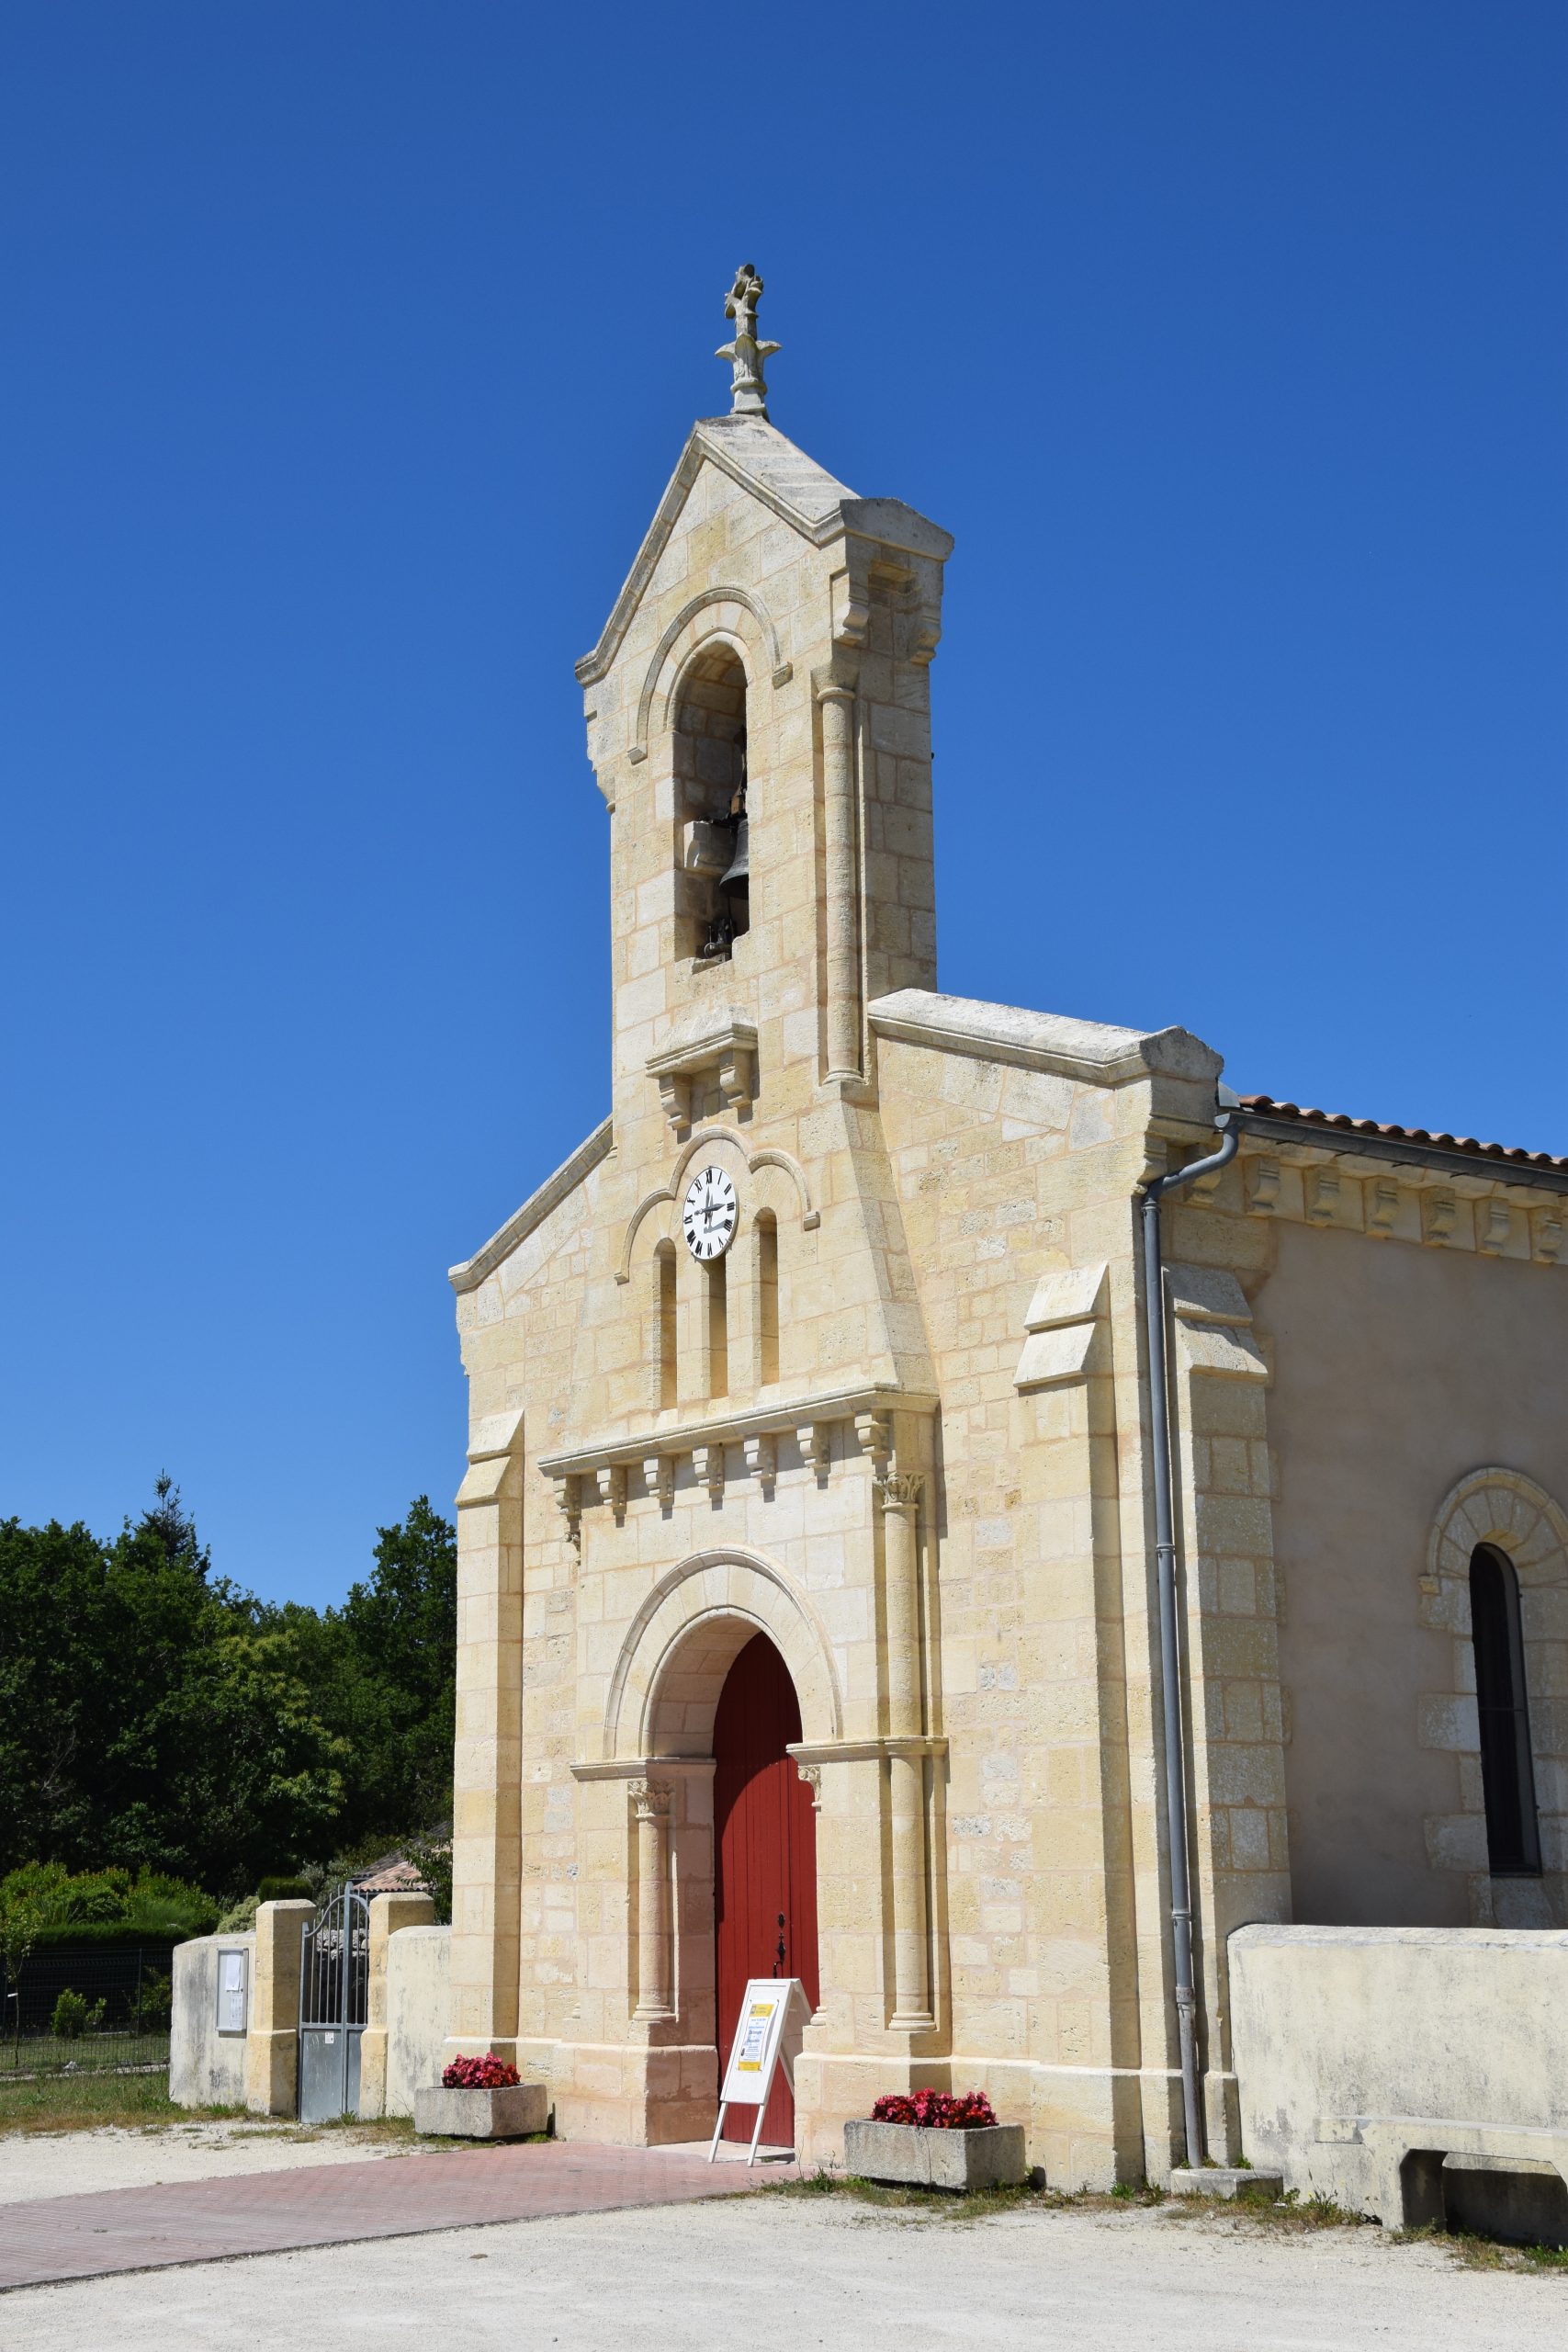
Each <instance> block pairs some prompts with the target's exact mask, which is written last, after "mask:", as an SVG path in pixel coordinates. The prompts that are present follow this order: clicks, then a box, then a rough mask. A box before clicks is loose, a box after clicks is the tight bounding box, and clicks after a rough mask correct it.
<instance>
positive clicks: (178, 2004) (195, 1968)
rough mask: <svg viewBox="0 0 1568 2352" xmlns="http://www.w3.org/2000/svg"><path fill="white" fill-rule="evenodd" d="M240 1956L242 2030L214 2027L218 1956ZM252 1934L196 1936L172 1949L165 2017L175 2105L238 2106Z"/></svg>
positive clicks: (249, 1997) (249, 1999)
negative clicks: (168, 2009) (242, 1971)
mask: <svg viewBox="0 0 1568 2352" xmlns="http://www.w3.org/2000/svg"><path fill="white" fill-rule="evenodd" d="M224 1951H243V1953H244V1955H245V1992H246V2007H245V2022H246V2028H247V2031H246V2032H245V2033H220V2032H219V2030H218V1955H219V1953H220V1952H224ZM255 1953H256V1939H255V1938H254V1935H238V1936H197V1937H193V1938H192V1939H191V1940H190V1941H189V1942H188V1943H183V1944H176V1945H175V1955H174V1965H173V1968H172V1971H171V1977H172V1982H173V1985H174V2004H173V2008H172V2011H171V2014H170V2021H169V2097H170V2098H171V2099H172V2100H173V2101H174V2102H175V2106H176V2107H243V2105H244V2103H245V2048H246V2043H247V2041H248V2038H249V2032H248V2029H249V2025H250V2018H251V2011H252V2007H253V2006H254V1981H255Z"/></svg>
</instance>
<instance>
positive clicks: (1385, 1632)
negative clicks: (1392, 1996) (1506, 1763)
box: [1253, 1222, 1568, 1927]
mask: <svg viewBox="0 0 1568 2352" xmlns="http://www.w3.org/2000/svg"><path fill="white" fill-rule="evenodd" d="M1275 1252H1276V1254H1275V1257H1274V1262H1273V1265H1272V1269H1271V1270H1270V1271H1269V1272H1267V1274H1266V1278H1265V1279H1264V1280H1263V1281H1262V1282H1261V1283H1260V1284H1259V1285H1258V1288H1257V1290H1256V1294H1255V1297H1254V1302H1253V1303H1254V1308H1255V1313H1256V1317H1257V1322H1258V1329H1259V1330H1260V1332H1262V1333H1263V1334H1264V1335H1265V1336H1266V1339H1267V1341H1268V1344H1269V1350H1270V1353H1271V1357H1272V1362H1273V1367H1274V1381H1273V1390H1272V1394H1271V1397H1270V1400H1269V1419H1270V1428H1271V1432H1272V1436H1273V1441H1274V1445H1275V1449H1276V1453H1277V1458H1278V1468H1279V1480H1280V1492H1279V1499H1278V1502H1277V1503H1276V1506H1275V1527H1276V1539H1275V1540H1276V1549H1277V1556H1278V1561H1279V1566H1280V1571H1281V1577H1282V1582H1283V1588H1284V1611H1283V1623H1282V1625H1281V1629H1280V1670H1281V1675H1282V1679H1283V1682H1284V1685H1285V1689H1286V1691H1287V1693H1288V1702H1287V1703H1288V1713H1289V1722H1290V1739H1289V1744H1288V1746H1287V1748H1286V1752H1285V1753H1286V1781H1287V1789H1288V1794H1289V1801H1290V1807H1291V1854H1292V1878H1293V1886H1294V1909H1295V1916H1296V1917H1297V1918H1298V1919H1301V1920H1303V1921H1314V1920H1315V1921H1325V1922H1327V1923H1331V1924H1339V1923H1343V1924H1345V1925H1363V1924H1364V1925H1391V1926H1405V1925H1408V1926H1430V1927H1440V1926H1450V1925H1460V1924H1462V1923H1465V1922H1467V1921H1470V1920H1472V1918H1474V1917H1478V1916H1481V1917H1484V1916H1486V1915H1485V1912H1484V1910H1483V1908H1482V1907H1481V1905H1478V1904H1477V1902H1476V1901H1474V1900H1473V1899H1472V1897H1473V1895H1474V1893H1475V1888H1474V1881H1475V1877H1476V1874H1477V1871H1478V1868H1480V1869H1481V1870H1483V1860H1484V1818H1483V1814H1482V1811H1481V1805H1480V1786H1479V1765H1478V1761H1477V1758H1478V1747H1477V1737H1476V1733H1475V1729H1474V1709H1473V1704H1472V1703H1470V1704H1469V1705H1468V1710H1467V1706H1466V1701H1467V1694H1468V1692H1469V1691H1472V1690H1473V1675H1472V1673H1471V1674H1470V1675H1469V1676H1467V1677H1465V1678H1464V1679H1460V1678H1459V1677H1458V1676H1457V1675H1456V1665H1455V1649H1456V1643H1455V1637H1454V1628H1453V1626H1452V1624H1451V1623H1438V1622H1434V1620H1435V1618H1436V1617H1438V1616H1439V1615H1441V1614H1443V1613H1444V1612H1441V1611H1435V1610H1434V1609H1433V1608H1432V1607H1430V1606H1429V1605H1424V1598H1423V1593H1422V1589H1421V1580H1422V1578H1423V1577H1425V1576H1426V1574H1427V1553H1428V1544H1429V1540H1430V1537H1431V1532H1432V1527H1433V1521H1434V1518H1435V1516H1436V1514H1437V1512H1438V1508H1439V1506H1440V1505H1441V1503H1442V1501H1443V1498H1444V1497H1445V1496H1446V1495H1447V1494H1448V1493H1449V1491H1450V1488H1451V1487H1453V1486H1454V1484H1455V1482H1456V1481H1457V1480H1459V1479H1460V1478H1461V1477H1462V1476H1464V1474H1465V1473H1467V1472H1469V1471H1472V1470H1474V1469H1476V1468H1477V1467H1478V1466H1480V1465H1483V1464H1501V1465H1505V1466H1506V1467H1508V1468H1510V1469H1512V1470H1514V1471H1517V1472H1519V1473H1521V1474H1523V1475H1524V1476H1526V1477H1527V1478H1529V1479H1530V1480H1532V1481H1533V1482H1535V1483H1536V1484H1537V1485H1538V1486H1539V1487H1542V1488H1544V1489H1545V1491H1546V1493H1547V1494H1548V1495H1550V1496H1552V1497H1554V1498H1556V1500H1557V1501H1558V1502H1559V1503H1568V1417H1565V1415H1564V1413H1563V1408H1562V1393H1563V1367H1564V1365H1565V1364H1568V1281H1564V1279H1563V1276H1562V1271H1561V1270H1560V1269H1558V1268H1556V1267H1552V1266H1543V1265H1539V1264H1531V1263H1530V1262H1529V1261H1514V1260H1509V1259H1505V1258H1501V1257H1490V1256H1483V1255H1481V1254H1478V1253H1477V1252H1475V1251H1473V1250H1461V1249H1459V1248H1452V1247H1450V1248H1432V1247H1424V1246H1422V1245H1421V1243H1420V1242H1419V1241H1415V1242H1412V1241H1409V1240H1401V1239H1399V1238H1390V1239H1387V1240H1373V1239H1371V1238H1370V1237H1367V1236H1365V1235H1362V1234H1358V1233H1354V1232H1347V1231H1339V1230H1332V1229H1331V1230H1317V1229H1314V1227H1311V1226H1308V1225H1305V1224H1297V1223H1293V1222H1281V1223H1280V1224H1279V1226H1278V1227H1277V1230H1276V1233H1275ZM1532 1611H1534V1612H1535V1616H1536V1617H1538V1618H1539V1620H1540V1624H1541V1625H1542V1627H1543V1628H1545V1627H1546V1623H1547V1619H1548V1617H1549V1616H1550V1617H1551V1627H1550V1631H1551V1633H1552V1634H1555V1635H1558V1636H1560V1635H1561V1634H1562V1633H1563V1632H1564V1631H1568V1592H1564V1593H1563V1594H1562V1597H1561V1599H1556V1598H1554V1597H1553V1595H1552V1594H1551V1592H1543V1593H1542V1594H1541V1595H1540V1597H1539V1598H1536V1597H1532V1596H1531V1595H1530V1594H1529V1592H1528V1591H1527V1594H1526V1615H1527V1625H1526V1630H1527V1634H1529V1632H1530V1630H1531V1625H1532V1623H1534V1622H1535V1618H1532V1615H1531V1612H1532ZM1560 1620H1561V1621H1562V1622H1559V1621H1560ZM1462 1630H1464V1631H1467V1630H1468V1627H1465V1628H1464V1629H1462ZM1460 1663H1461V1667H1462V1665H1463V1645H1461V1652H1460ZM1560 1675H1561V1668H1560V1666H1558V1665H1555V1664H1554V1665H1553V1667H1552V1668H1551V1674H1550V1679H1549V1680H1548V1687H1546V1688H1538V1689H1534V1690H1532V1691H1530V1693H1529V1698H1530V1708H1531V1718H1532V1729H1534V1730H1535V1731H1536V1732H1537V1734H1538V1737H1539V1740H1540V1744H1541V1745H1543V1746H1548V1747H1549V1746H1552V1745H1555V1746H1556V1747H1558V1748H1559V1749H1561V1747H1562V1745H1563V1742H1562V1732H1563V1730H1564V1729H1565V1728H1568V1726H1564V1725H1563V1724H1561V1723H1559V1722H1557V1720H1556V1719H1557V1718H1558V1717H1559V1716H1560V1715H1561V1713H1562V1709H1563V1704H1564V1699H1565V1697H1568V1684H1564V1683H1563V1682H1562V1680H1561V1679H1560ZM1542 1679H1547V1678H1546V1677H1544V1676H1543V1677H1542ZM1544 1778H1545V1774H1544V1768H1543V1767H1538V1783H1540V1782H1541V1781H1543V1780H1544ZM1538 1796H1540V1799H1541V1802H1542V1811H1543V1814H1547V1813H1556V1812H1559V1811H1560V1810H1561V1796H1560V1793H1558V1792H1555V1791H1554V1789H1553V1787H1552V1786H1551V1783H1550V1781H1548V1782H1547V1784H1546V1785H1538ZM1478 1837H1479V1839H1480V1844H1479V1846H1478V1844H1477V1842H1476V1841H1477V1838H1478ZM1546 1860H1547V1862H1548V1867H1549V1869H1551V1868H1552V1867H1553V1866H1555V1868H1556V1869H1558V1870H1559V1871H1560V1870H1561V1869H1562V1857H1561V1856H1560V1855H1556V1856H1553V1855H1548V1856H1547V1857H1546ZM1496 1890H1497V1893H1498V1894H1499V1896H1500V1897H1501V1899H1502V1900H1503V1901H1504V1902H1505V1903H1506V1901H1507V1900H1509V1899H1510V1898H1512V1899H1515V1900H1517V1899H1520V1898H1521V1897H1522V1894H1523V1893H1524V1890H1522V1889H1517V1888H1515V1889H1510V1888H1509V1887H1508V1886H1507V1885H1506V1883H1505V1882H1501V1881H1499V1882H1497V1883H1496ZM1548 1923H1549V1922H1548V1919H1547V1918H1546V1917H1541V1918H1539V1919H1538V1918H1527V1919H1524V1920H1519V1919H1517V1917H1516V1921H1515V1924H1521V1925H1523V1924H1529V1925H1545V1924H1548Z"/></svg>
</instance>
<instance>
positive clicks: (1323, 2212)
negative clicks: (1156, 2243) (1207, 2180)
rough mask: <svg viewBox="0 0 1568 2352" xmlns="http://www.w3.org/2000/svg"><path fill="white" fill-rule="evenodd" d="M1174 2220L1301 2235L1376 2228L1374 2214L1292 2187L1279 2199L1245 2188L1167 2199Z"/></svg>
mask: <svg viewBox="0 0 1568 2352" xmlns="http://www.w3.org/2000/svg"><path fill="white" fill-rule="evenodd" d="M1166 2202H1167V2204H1168V2207H1169V2210H1170V2214H1171V2218H1172V2220H1177V2219H1180V2220H1182V2221H1194V2220H1204V2221H1211V2222H1212V2221H1216V2220H1217V2221H1232V2220H1235V2221H1242V2222H1253V2223H1255V2224H1256V2225H1257V2226H1258V2228H1260V2229H1269V2230H1281V2231H1283V2232H1285V2233H1286V2234H1287V2235H1289V2236H1301V2235H1303V2233H1310V2232H1311V2231H1314V2230H1356V2229H1361V2228H1372V2229H1375V2228H1376V2227H1377V2224H1376V2222H1373V2221H1372V2220H1371V2215H1370V2214H1366V2213H1350V2212H1348V2211H1346V2209H1345V2207H1344V2206H1343V2205H1337V2204H1336V2203H1335V2202H1334V2199H1333V2198H1332V2197H1322V2196H1314V2197H1303V2195H1302V2193H1301V2191H1300V2189H1299V2188H1289V2189H1287V2190H1286V2191H1285V2194H1284V2196H1283V2197H1276V2196H1275V2195H1274V2193H1273V2191H1272V2189H1269V2188H1242V2189H1240V2190H1239V2191H1238V2192H1237V2194H1236V2195H1235V2197H1190V2196H1182V2197H1171V2198H1168V2199H1167V2200H1166Z"/></svg>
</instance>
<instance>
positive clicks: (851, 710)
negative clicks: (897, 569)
mask: <svg viewBox="0 0 1568 2352" xmlns="http://www.w3.org/2000/svg"><path fill="white" fill-rule="evenodd" d="M818 701H819V702H820V704H821V706H822V839H823V864H824V867H825V876H824V879H825V882H826V886H827V887H826V899H827V933H828V959H827V960H828V969H827V982H828V1076H829V1079H837V1078H858V1077H859V1076H860V1074H861V1006H860V892H859V890H858V888H857V887H856V885H857V874H856V860H855V736H854V728H855V695H854V688H853V687H852V686H845V685H840V684H837V683H836V682H832V681H829V683H828V684H825V685H823V686H822V687H820V688H819V689H818Z"/></svg>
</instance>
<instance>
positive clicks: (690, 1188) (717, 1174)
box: [681, 1161, 740, 1259]
mask: <svg viewBox="0 0 1568 2352" xmlns="http://www.w3.org/2000/svg"><path fill="white" fill-rule="evenodd" d="M739 1213H740V1212H739V1203H738V1202H737V1200H736V1197H735V1187H734V1185H733V1184H732V1183H731V1182H730V1181H729V1179H728V1176H727V1175H726V1174H725V1172H724V1170H723V1169H722V1168H715V1167H714V1166H713V1164H712V1162H711V1161H710V1162H709V1164H708V1166H707V1167H706V1168H699V1169H698V1170H697V1172H696V1174H695V1175H694V1177H693V1179H692V1181H691V1182H690V1183H689V1184H688V1185H687V1187H686V1198H685V1202H684V1204H683V1205H682V1210H681V1222H682V1226H683V1227H684V1228H685V1234H686V1247H687V1249H688V1250H690V1251H691V1253H692V1255H693V1257H694V1258H704V1259H706V1258H717V1257H720V1256H722V1254H723V1252H724V1251H725V1250H728V1247H729V1245H730V1243H731V1242H732V1241H733V1240H734V1238H735V1226H736V1220H737V1218H738V1216H739Z"/></svg>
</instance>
